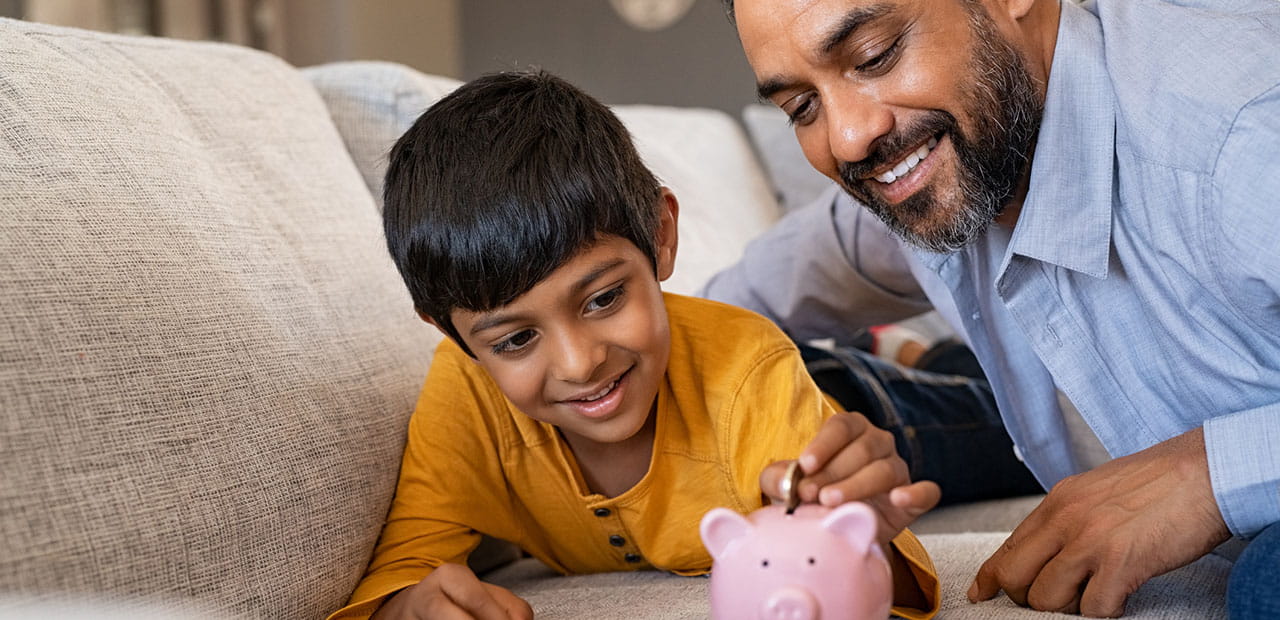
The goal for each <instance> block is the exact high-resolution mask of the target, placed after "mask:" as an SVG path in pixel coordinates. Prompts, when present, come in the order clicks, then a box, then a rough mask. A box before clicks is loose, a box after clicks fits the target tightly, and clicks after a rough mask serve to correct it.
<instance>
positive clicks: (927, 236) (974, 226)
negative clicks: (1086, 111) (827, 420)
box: [735, 0, 1043, 252]
mask: <svg viewBox="0 0 1280 620" xmlns="http://www.w3.org/2000/svg"><path fill="white" fill-rule="evenodd" d="M735 11H736V19H737V24H738V33H739V37H740V38H741V40H742V45H743V48H744V49H745V51H746V54H747V59H748V61H750V63H751V66H752V68H753V69H754V71H755V74H756V79H757V82H758V87H759V90H760V94H761V96H762V97H763V98H765V99H768V100H770V101H772V102H774V103H775V104H776V105H777V106H778V107H780V108H782V110H783V111H784V112H786V113H787V115H788V116H789V117H790V119H791V122H792V123H793V124H794V126H795V132H796V137H797V138H798V139H799V141H800V146H801V147H802V148H803V150H804V152H805V156H806V157H807V158H808V159H809V162H810V163H811V164H812V165H813V166H814V167H815V168H817V169H818V170H819V171H820V172H822V173H823V174H826V175H827V176H828V177H831V178H832V179H834V180H836V181H838V182H840V184H841V185H842V186H843V187H844V188H845V190H846V191H848V192H849V194H850V195H852V196H853V197H854V198H857V199H858V200H860V201H861V202H863V203H864V204H866V205H867V207H868V208H870V209H871V210H872V211H873V212H875V213H876V214H877V215H878V216H879V217H880V218H881V219H883V220H884V221H885V222H886V223H887V224H888V225H889V227H890V228H891V229H892V230H894V231H895V232H896V233H898V234H899V235H901V236H902V237H903V238H904V239H906V240H907V241H908V242H910V243H912V244H914V245H917V246H919V247H922V248H924V249H926V250H931V251H934V252H949V251H954V250H956V249H958V248H960V247H962V246H964V245H965V244H967V243H969V242H970V241H972V240H973V239H974V238H976V237H977V236H978V235H980V234H981V233H982V232H983V231H984V230H985V229H986V226H987V225H988V224H990V223H991V221H992V220H994V219H995V218H996V217H997V216H998V215H1000V213H1001V212H1002V210H1003V209H1004V207H1005V206H1006V205H1007V204H1008V203H1009V201H1010V199H1011V198H1013V197H1014V195H1015V192H1017V191H1018V189H1019V183H1020V181H1021V180H1022V178H1023V176H1024V175H1025V173H1026V171H1027V169H1028V165H1029V161H1030V155H1031V151H1032V147H1033V143H1034V141H1035V136H1036V133H1037V131H1038V130H1039V123H1040V117H1041V114H1042V110H1043V94H1042V92H1043V89H1042V88H1040V87H1038V86H1037V83H1036V80H1034V79H1033V78H1032V76H1031V74H1030V73H1029V72H1028V70H1027V67H1026V63H1025V62H1024V60H1023V57H1022V55H1021V54H1020V53H1019V52H1018V51H1017V49H1016V48H1015V47H1014V46H1013V45H1012V44H1011V43H1010V42H1009V40H1008V39H1007V38H1006V37H1005V35H1004V34H1002V33H1001V32H1000V30H999V29H998V27H997V25H996V23H995V22H994V21H993V20H992V19H991V18H990V17H989V16H988V14H987V12H986V11H985V10H984V8H983V5H982V4H981V2H979V1H978V0H879V1H876V0H737V2H736V7H735Z"/></svg>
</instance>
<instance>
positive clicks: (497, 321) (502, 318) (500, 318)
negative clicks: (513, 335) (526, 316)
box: [467, 314, 520, 336]
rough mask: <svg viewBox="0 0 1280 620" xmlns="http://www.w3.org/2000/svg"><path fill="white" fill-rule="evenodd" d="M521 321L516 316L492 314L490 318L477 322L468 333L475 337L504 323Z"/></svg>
mask: <svg viewBox="0 0 1280 620" xmlns="http://www.w3.org/2000/svg"><path fill="white" fill-rule="evenodd" d="M519 319H520V316H519V315H515V314H490V315H489V316H486V317H484V318H483V319H480V320H479V321H476V324H475V325H472V326H471V330H470V331H469V332H467V333H468V334H469V335H471V336H474V335H476V334H478V333H480V332H482V331H484V330H486V329H492V328H494V327H497V326H499V325H502V324H503V323H512V322H515V321H517V320H519Z"/></svg>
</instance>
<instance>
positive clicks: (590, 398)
mask: <svg viewBox="0 0 1280 620" xmlns="http://www.w3.org/2000/svg"><path fill="white" fill-rule="evenodd" d="M615 385H618V380H617V379H614V380H613V383H610V384H609V385H606V386H604V389H603V390H600V391H599V392H596V393H595V394H592V395H590V396H588V397H586V398H579V399H578V400H585V401H587V402H591V401H593V400H600V399H601V398H604V397H605V395H606V394H608V393H609V392H612V391H613V387H614V386H615Z"/></svg>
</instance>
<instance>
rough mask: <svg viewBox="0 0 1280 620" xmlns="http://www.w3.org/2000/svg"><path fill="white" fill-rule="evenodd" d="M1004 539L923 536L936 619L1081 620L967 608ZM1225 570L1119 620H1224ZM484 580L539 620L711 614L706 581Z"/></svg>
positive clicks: (1178, 580) (627, 576)
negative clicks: (936, 581) (934, 572)
mask: <svg viewBox="0 0 1280 620" xmlns="http://www.w3.org/2000/svg"><path fill="white" fill-rule="evenodd" d="M1004 539H1005V534H1002V533H983V534H934V535H928V536H922V537H921V541H922V542H923V543H924V545H925V547H926V548H928V549H929V553H930V554H931V555H932V557H933V562H934V565H935V566H936V567H937V569H938V575H939V577H940V578H941V581H942V610H941V611H940V612H939V614H938V616H937V617H938V618H945V619H946V620H952V619H961V620H999V619H1004V618H1011V619H1019V618H1021V619H1026V620H1051V619H1054V618H1062V619H1066V618H1079V616H1072V615H1067V614H1055V613H1045V612H1038V611H1032V610H1029V609H1025V608H1021V607H1018V606H1017V605H1015V604H1014V603H1013V601H1011V600H1009V598H1008V597H1006V596H1004V595H1003V594H1001V595H999V596H997V597H996V598H994V599H992V600H990V601H986V602H983V603H978V604H972V603H969V601H968V599H967V598H966V597H965V592H966V591H967V590H968V589H969V584H970V583H972V582H973V576H974V575H975V574H977V572H978V567H979V566H980V565H981V564H982V562H983V561H984V560H985V559H986V558H987V557H988V556H990V554H991V553H993V552H994V551H995V550H996V549H997V548H998V547H999V546H1000V543H1002V542H1004ZM1229 570H1230V563H1229V562H1228V561H1226V560H1224V559H1222V558H1220V557H1218V556H1215V555H1208V556H1205V557H1204V558H1201V559H1200V560H1199V561H1197V562H1195V563H1193V564H1191V565H1190V566H1187V567H1184V568H1181V569H1178V570H1176V571H1173V572H1171V573H1168V574H1165V575H1162V576H1160V577H1156V578H1155V579H1152V580H1151V581H1149V582H1147V584H1146V585H1144V586H1143V587H1142V588H1141V589H1139V590H1138V592H1137V593H1136V594H1134V595H1133V596H1131V597H1130V598H1129V603H1128V606H1127V608H1126V612H1125V616H1124V617H1125V618H1129V619H1132V620H1203V619H1205V618H1224V617H1226V609H1225V606H1224V604H1223V602H1224V600H1225V597H1226V577H1227V573H1228V571H1229ZM487 580H488V581H491V582H493V583H497V584H499V585H502V586H504V587H508V588H511V589H512V590H513V591H514V592H515V593H516V594H518V595H520V596H521V597H522V598H524V599H525V600H527V601H529V603H530V604H531V605H533V609H534V612H535V615H536V616H537V617H538V619H539V620H555V619H559V618H563V619H565V620H568V619H571V618H599V619H602V620H604V619H610V618H616V619H618V620H673V619H685V618H687V619H689V620H693V619H695V618H697V619H702V618H706V617H707V613H708V609H709V606H708V603H707V583H708V580H707V579H704V578H700V577H678V576H675V575H671V574H668V573H659V572H653V571H650V572H642V573H606V574H601V575H582V576H573V577H560V576H557V575H556V574H555V573H553V572H552V571H551V570H550V569H548V568H546V566H544V565H542V564H540V563H538V562H537V561H536V560H522V561H520V562H517V563H516V564H513V565H511V566H509V567H507V568H504V569H501V570H499V571H497V572H496V573H494V574H492V575H490V576H489V577H488V578H487Z"/></svg>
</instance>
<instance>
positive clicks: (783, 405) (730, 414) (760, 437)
mask: <svg viewBox="0 0 1280 620" xmlns="http://www.w3.org/2000/svg"><path fill="white" fill-rule="evenodd" d="M758 360H759V361H758V362H757V363H756V364H755V365H754V366H752V367H751V369H750V370H749V372H748V373H747V374H746V377H745V378H744V380H743V381H742V382H741V387H740V388H739V389H738V391H737V394H736V396H735V397H734V398H733V399H732V400H731V401H730V403H729V405H728V411H727V412H726V413H727V415H725V416H722V418H721V419H725V420H726V421H727V423H728V431H727V432H726V433H723V434H722V435H721V436H722V437H724V438H725V440H726V441H727V442H728V443H729V445H728V446H727V449H725V450H723V453H724V454H727V455H728V458H729V462H730V463H731V468H732V471H733V477H734V485H735V488H736V489H737V490H738V493H739V495H740V496H742V497H744V498H753V499H755V498H759V497H760V496H761V491H760V483H759V477H760V472H761V471H762V470H763V469H764V467H765V466H766V465H768V464H769V463H773V462H775V461H779V460H785V459H794V458H796V457H797V456H799V455H800V451H801V450H803V449H804V447H805V446H807V445H808V444H809V442H810V441H812V440H813V438H814V437H815V436H816V435H817V433H818V429H819V428H820V427H821V426H822V423H823V422H824V421H826V419H827V418H829V417H831V416H833V415H835V413H836V409H835V407H834V406H833V405H832V403H831V402H830V401H829V400H828V399H827V398H826V397H825V396H824V395H823V394H822V391H821V390H819V389H818V386H817V385H816V384H814V383H813V380H812V379H811V378H810V377H809V374H808V372H806V371H805V368H804V362H803V361H802V360H801V358H800V354H799V352H798V351H796V349H795V347H793V346H791V345H790V343H786V342H782V343H781V344H780V345H779V346H777V347H775V348H771V349H768V350H767V352H766V353H765V354H764V355H761V356H759V357H758ZM757 501H758V500H757ZM758 505H759V504H758V503H757V504H756V506H758ZM893 546H894V547H895V549H897V551H898V552H900V553H901V554H902V556H903V557H904V558H905V559H906V560H907V564H908V565H909V566H910V567H911V574H912V577H914V578H915V580H916V583H917V585H918V586H919V588H920V591H921V592H923V593H924V595H925V598H926V601H928V609H913V608H907V607H897V606H895V607H894V608H893V613H895V614H897V615H899V616H902V617H904V618H908V619H910V620H927V619H928V618H931V617H933V615H934V614H936V613H937V611H938V608H939V606H940V605H941V590H940V589H939V588H940V586H939V581H938V574H937V571H936V570H935V569H934V567H933V562H932V560H930V558H929V553H928V552H927V551H925V549H924V547H923V546H922V545H921V544H920V541H919V540H917V539H916V537H915V535H913V534H912V533H911V532H910V531H909V530H904V531H903V532H902V533H901V534H899V535H898V537H897V538H895V539H894V540H893Z"/></svg>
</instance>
